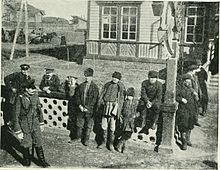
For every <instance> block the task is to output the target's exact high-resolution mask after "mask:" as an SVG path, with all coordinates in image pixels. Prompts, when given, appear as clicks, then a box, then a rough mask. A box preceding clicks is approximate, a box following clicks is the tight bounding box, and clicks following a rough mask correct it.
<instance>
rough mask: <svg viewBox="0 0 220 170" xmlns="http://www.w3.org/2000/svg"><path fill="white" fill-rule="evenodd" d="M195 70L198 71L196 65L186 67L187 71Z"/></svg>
mask: <svg viewBox="0 0 220 170" xmlns="http://www.w3.org/2000/svg"><path fill="white" fill-rule="evenodd" d="M196 69H198V66H197V65H194V64H193V65H190V66H189V67H188V71H192V70H196Z"/></svg>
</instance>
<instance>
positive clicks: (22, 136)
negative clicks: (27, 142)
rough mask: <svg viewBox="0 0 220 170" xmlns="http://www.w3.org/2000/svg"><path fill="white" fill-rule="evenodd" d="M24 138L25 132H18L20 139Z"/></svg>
mask: <svg viewBox="0 0 220 170" xmlns="http://www.w3.org/2000/svg"><path fill="white" fill-rule="evenodd" d="M23 138H24V134H23V133H22V132H21V133H19V134H18V139H20V140H21V139H23Z"/></svg>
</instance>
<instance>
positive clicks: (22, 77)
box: [4, 64, 31, 119]
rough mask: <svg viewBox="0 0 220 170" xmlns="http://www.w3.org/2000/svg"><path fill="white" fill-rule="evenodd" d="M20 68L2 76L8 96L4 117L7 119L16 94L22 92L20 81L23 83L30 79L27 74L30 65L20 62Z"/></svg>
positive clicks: (12, 108) (11, 110)
mask: <svg viewBox="0 0 220 170" xmlns="http://www.w3.org/2000/svg"><path fill="white" fill-rule="evenodd" d="M20 68H21V71H20V72H15V73H12V74H9V75H7V76H6V77H5V78H4V82H5V86H6V88H7V89H8V91H9V92H8V97H7V98H6V108H7V109H6V110H7V112H8V113H7V116H6V117H8V118H9V119H10V117H11V116H10V114H12V112H13V110H14V104H15V101H16V98H17V96H18V95H20V94H21V93H22V92H23V88H22V87H21V83H25V82H26V81H28V80H30V79H31V77H30V75H29V69H30V66H29V65H28V64H21V65H20Z"/></svg>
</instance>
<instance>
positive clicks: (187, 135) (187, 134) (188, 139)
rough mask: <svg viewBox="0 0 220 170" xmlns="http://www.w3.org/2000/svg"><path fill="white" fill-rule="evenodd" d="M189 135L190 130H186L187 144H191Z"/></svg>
mask: <svg viewBox="0 0 220 170" xmlns="http://www.w3.org/2000/svg"><path fill="white" fill-rule="evenodd" d="M190 136H191V130H188V131H187V133H186V142H187V145H188V146H192V143H191V141H190Z"/></svg>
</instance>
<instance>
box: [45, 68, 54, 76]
mask: <svg viewBox="0 0 220 170" xmlns="http://www.w3.org/2000/svg"><path fill="white" fill-rule="evenodd" d="M45 72H46V75H48V76H52V74H53V73H54V69H53V68H45Z"/></svg>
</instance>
